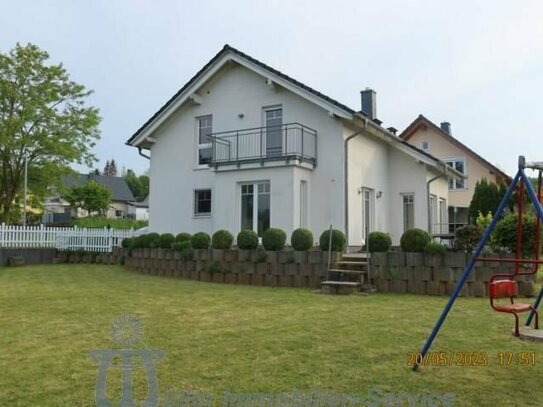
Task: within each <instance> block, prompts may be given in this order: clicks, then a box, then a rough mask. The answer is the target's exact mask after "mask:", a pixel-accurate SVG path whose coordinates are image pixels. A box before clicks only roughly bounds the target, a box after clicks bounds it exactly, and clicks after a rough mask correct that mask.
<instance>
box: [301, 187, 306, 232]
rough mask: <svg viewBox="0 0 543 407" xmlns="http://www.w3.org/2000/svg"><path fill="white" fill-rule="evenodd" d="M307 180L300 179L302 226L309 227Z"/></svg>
mask: <svg viewBox="0 0 543 407" xmlns="http://www.w3.org/2000/svg"><path fill="white" fill-rule="evenodd" d="M307 203H308V201H307V181H300V227H301V228H307V226H308V224H307V223H308V222H307V212H308V210H307Z"/></svg>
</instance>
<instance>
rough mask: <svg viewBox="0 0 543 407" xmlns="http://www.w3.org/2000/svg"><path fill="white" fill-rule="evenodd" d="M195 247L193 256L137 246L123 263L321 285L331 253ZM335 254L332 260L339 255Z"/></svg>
mask: <svg viewBox="0 0 543 407" xmlns="http://www.w3.org/2000/svg"><path fill="white" fill-rule="evenodd" d="M265 253H266V256H265V259H264V258H263V255H262V254H260V253H259V252H258V251H257V250H214V249H210V250H194V251H193V256H192V258H191V259H184V258H183V257H182V256H181V253H179V252H177V251H174V250H170V249H135V250H132V254H131V255H128V250H127V249H124V265H125V266H126V267H128V268H129V269H131V270H135V271H138V272H141V273H146V274H153V275H162V276H170V277H182V278H186V279H191V280H198V281H203V282H217V283H229V284H248V285H264V286H272V287H307V288H319V287H320V283H321V281H323V280H324V279H325V278H326V272H327V264H328V254H327V253H326V252H322V251H309V252H298V251H287V250H285V251H280V252H271V251H268V252H265ZM339 256H340V255H339V254H338V253H333V254H332V261H333V262H335V261H336V260H337V259H338V258H339Z"/></svg>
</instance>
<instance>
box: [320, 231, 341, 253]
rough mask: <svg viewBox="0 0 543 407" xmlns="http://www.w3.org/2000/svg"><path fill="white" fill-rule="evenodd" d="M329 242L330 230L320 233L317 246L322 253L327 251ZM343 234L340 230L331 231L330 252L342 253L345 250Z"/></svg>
mask: <svg viewBox="0 0 543 407" xmlns="http://www.w3.org/2000/svg"><path fill="white" fill-rule="evenodd" d="M329 241H330V230H325V231H324V232H322V234H321V237H320V238H319V245H320V247H321V250H322V251H328V246H329ZM345 243H346V240H345V234H344V233H343V232H342V231H341V230H337V229H332V251H333V252H342V251H343V249H345Z"/></svg>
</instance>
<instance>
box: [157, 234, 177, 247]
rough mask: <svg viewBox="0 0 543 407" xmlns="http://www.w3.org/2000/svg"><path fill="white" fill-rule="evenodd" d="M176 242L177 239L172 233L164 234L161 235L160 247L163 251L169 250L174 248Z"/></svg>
mask: <svg viewBox="0 0 543 407" xmlns="http://www.w3.org/2000/svg"><path fill="white" fill-rule="evenodd" d="M173 242H175V237H173V235H172V234H171V233H163V234H161V235H160V247H161V248H163V249H169V248H171V247H172V243H173Z"/></svg>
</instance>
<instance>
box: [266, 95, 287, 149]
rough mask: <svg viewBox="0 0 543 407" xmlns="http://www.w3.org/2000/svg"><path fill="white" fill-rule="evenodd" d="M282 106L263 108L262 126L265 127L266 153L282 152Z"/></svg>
mask: <svg viewBox="0 0 543 407" xmlns="http://www.w3.org/2000/svg"><path fill="white" fill-rule="evenodd" d="M282 126H283V108H282V107H280V106H274V107H269V108H265V109H264V127H266V155H267V156H275V155H281V154H282V153H283V129H282Z"/></svg>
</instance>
